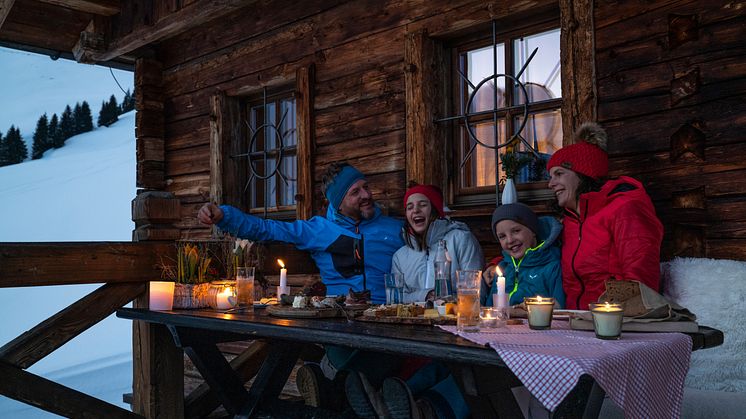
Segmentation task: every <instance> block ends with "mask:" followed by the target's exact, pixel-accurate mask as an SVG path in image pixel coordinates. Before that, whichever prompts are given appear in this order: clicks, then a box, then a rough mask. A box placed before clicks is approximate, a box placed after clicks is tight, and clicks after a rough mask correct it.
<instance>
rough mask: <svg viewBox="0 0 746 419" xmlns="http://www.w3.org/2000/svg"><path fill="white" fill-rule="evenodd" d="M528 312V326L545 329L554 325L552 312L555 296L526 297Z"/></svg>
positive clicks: (524, 300)
mask: <svg viewBox="0 0 746 419" xmlns="http://www.w3.org/2000/svg"><path fill="white" fill-rule="evenodd" d="M523 302H524V303H525V304H526V311H527V312H528V327H529V328H531V329H534V330H545V329H550V328H551V327H552V312H553V311H554V298H552V297H541V296H536V297H525V298H524V299H523Z"/></svg>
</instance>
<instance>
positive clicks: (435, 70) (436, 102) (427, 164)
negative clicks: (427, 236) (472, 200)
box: [404, 31, 449, 189]
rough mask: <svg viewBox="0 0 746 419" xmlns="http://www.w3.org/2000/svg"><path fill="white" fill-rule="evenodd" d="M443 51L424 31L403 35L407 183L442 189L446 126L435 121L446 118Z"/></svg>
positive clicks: (445, 163)
mask: <svg viewBox="0 0 746 419" xmlns="http://www.w3.org/2000/svg"><path fill="white" fill-rule="evenodd" d="M446 55H447V54H446V51H445V49H444V47H443V45H442V44H441V43H439V42H437V41H435V40H434V39H432V38H430V37H429V36H428V35H427V33H426V32H425V31H418V32H414V33H409V34H407V38H406V41H405V44H404V68H405V72H404V74H405V76H404V78H405V86H406V132H407V136H406V138H407V142H406V163H407V164H406V179H407V183H409V182H412V181H413V182H416V183H419V184H433V185H438V186H439V187H441V188H442V189H445V186H447V185H446V180H447V179H446V177H447V176H446V173H448V170H447V160H446V159H445V156H446V148H447V147H446V143H447V142H446V138H447V137H446V135H447V126H446V125H445V124H439V123H436V122H435V120H436V119H439V118H442V117H443V116H445V115H446V109H445V103H446V100H445V98H446V95H447V90H448V87H447V86H448V85H449V83H448V80H447V76H446V74H448V72H447V71H446V70H447V65H446V60H445V57H446Z"/></svg>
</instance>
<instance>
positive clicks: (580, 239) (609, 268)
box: [562, 176, 663, 310]
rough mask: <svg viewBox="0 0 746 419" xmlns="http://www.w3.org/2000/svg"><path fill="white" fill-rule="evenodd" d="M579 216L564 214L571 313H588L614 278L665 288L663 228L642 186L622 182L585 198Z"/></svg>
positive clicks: (564, 282)
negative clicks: (578, 310)
mask: <svg viewBox="0 0 746 419" xmlns="http://www.w3.org/2000/svg"><path fill="white" fill-rule="evenodd" d="M578 209H579V214H580V216H578V214H575V213H573V212H570V211H565V218H564V219H563V225H564V228H563V230H562V286H563V287H564V289H565V294H566V295H567V308H568V309H583V310H587V309H588V304H589V303H593V302H596V301H597V300H598V297H599V296H600V295H601V294H603V292H604V291H605V290H606V289H605V286H604V283H605V281H606V280H608V279H609V278H611V277H613V278H616V279H627V280H637V281H640V282H642V283H644V284H645V285H647V286H649V287H650V288H652V289H654V290H656V291H657V290H658V288H659V284H660V248H661V241H662V240H663V225H662V224H661V222H660V220H658V217H656V215H655V208H654V207H653V203H652V201H651V200H650V197H649V196H648V194H647V193H646V192H645V189H644V188H643V186H642V184H641V183H640V182H638V181H637V180H635V179H632V178H630V177H626V176H621V177H619V178H617V179H612V180H609V181H607V182H606V183H605V184H604V185H603V187H601V190H600V191H598V192H588V193H584V194H582V195H581V196H580V201H579V202H578Z"/></svg>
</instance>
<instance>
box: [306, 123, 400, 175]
mask: <svg viewBox="0 0 746 419" xmlns="http://www.w3.org/2000/svg"><path fill="white" fill-rule="evenodd" d="M405 139H406V132H405V130H403V129H400V130H396V131H389V132H384V133H382V134H377V135H372V136H370V137H363V138H358V139H354V140H349V141H345V142H342V143H336V144H330V145H321V146H319V147H318V148H317V153H316V164H317V168H321V167H326V166H327V165H328V164H330V163H332V162H335V161H341V160H348V161H355V162H357V163H361V162H362V161H363V159H364V158H369V159H375V158H376V157H379V158H380V157H384V156H392V155H400V156H401V157H400V158H402V159H403V158H405ZM381 164H383V167H381V166H380V164H378V165H376V166H377V169H376V171H380V172H384V171H393V170H401V168H402V167H403V165H404V162H403V161H399V162H396V163H394V162H391V161H388V160H387V161H384V162H381ZM316 173H318V174H320V173H322V172H320V171H318V170H317V171H316Z"/></svg>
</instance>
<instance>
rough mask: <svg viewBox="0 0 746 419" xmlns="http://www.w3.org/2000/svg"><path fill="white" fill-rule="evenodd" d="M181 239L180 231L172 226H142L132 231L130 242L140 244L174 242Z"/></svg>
mask: <svg viewBox="0 0 746 419" xmlns="http://www.w3.org/2000/svg"><path fill="white" fill-rule="evenodd" d="M180 238H181V230H180V229H179V228H178V227H176V226H174V225H170V224H169V225H163V224H143V225H140V226H137V227H136V228H135V229H134V230H133V231H132V241H133V242H141V241H148V240H161V241H163V240H168V241H174V240H179V239H180Z"/></svg>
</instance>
